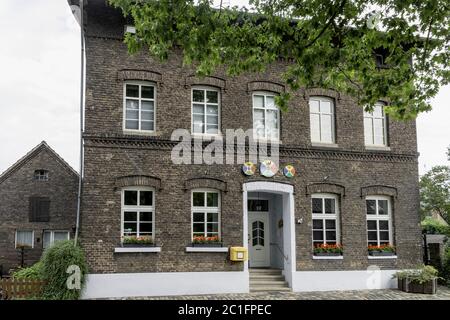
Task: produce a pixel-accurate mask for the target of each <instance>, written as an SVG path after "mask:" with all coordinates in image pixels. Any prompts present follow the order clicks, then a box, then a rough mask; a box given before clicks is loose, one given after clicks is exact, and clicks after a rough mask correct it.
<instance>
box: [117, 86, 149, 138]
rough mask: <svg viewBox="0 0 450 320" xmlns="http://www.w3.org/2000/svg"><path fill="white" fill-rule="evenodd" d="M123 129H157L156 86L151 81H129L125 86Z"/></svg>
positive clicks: (144, 130)
mask: <svg viewBox="0 0 450 320" xmlns="http://www.w3.org/2000/svg"><path fill="white" fill-rule="evenodd" d="M123 96H124V102H123V106H124V107H123V129H124V130H125V131H136V132H137V131H139V132H153V131H155V111H156V87H155V85H154V84H153V83H151V82H143V81H127V82H125V83H124V86H123Z"/></svg>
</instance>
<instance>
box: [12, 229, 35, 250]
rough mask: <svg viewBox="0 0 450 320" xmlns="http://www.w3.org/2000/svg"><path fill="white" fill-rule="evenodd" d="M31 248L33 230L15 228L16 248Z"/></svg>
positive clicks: (32, 245) (32, 244)
mask: <svg viewBox="0 0 450 320" xmlns="http://www.w3.org/2000/svg"><path fill="white" fill-rule="evenodd" d="M24 247H26V248H33V247H34V231H32V230H17V231H16V248H24Z"/></svg>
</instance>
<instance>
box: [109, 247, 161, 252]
mask: <svg viewBox="0 0 450 320" xmlns="http://www.w3.org/2000/svg"><path fill="white" fill-rule="evenodd" d="M114 252H115V253H133V252H161V247H117V248H114Z"/></svg>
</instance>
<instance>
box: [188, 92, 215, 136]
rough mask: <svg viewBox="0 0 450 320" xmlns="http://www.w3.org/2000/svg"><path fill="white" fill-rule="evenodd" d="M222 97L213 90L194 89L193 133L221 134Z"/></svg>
mask: <svg viewBox="0 0 450 320" xmlns="http://www.w3.org/2000/svg"><path fill="white" fill-rule="evenodd" d="M219 127H220V95H219V91H218V90H216V89H213V88H200V87H197V88H193V89H192V133H194V134H211V135H214V134H219Z"/></svg>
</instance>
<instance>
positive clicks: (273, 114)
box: [252, 92, 280, 140]
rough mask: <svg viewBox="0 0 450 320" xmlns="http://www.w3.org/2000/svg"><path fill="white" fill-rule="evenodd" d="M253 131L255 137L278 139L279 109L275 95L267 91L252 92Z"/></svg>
mask: <svg viewBox="0 0 450 320" xmlns="http://www.w3.org/2000/svg"><path fill="white" fill-rule="evenodd" d="M252 100H253V131H254V134H253V135H254V137H255V138H256V139H274V140H279V139H280V110H279V109H278V107H277V106H276V105H275V96H274V94H272V93H268V92H254V93H253V95H252Z"/></svg>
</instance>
